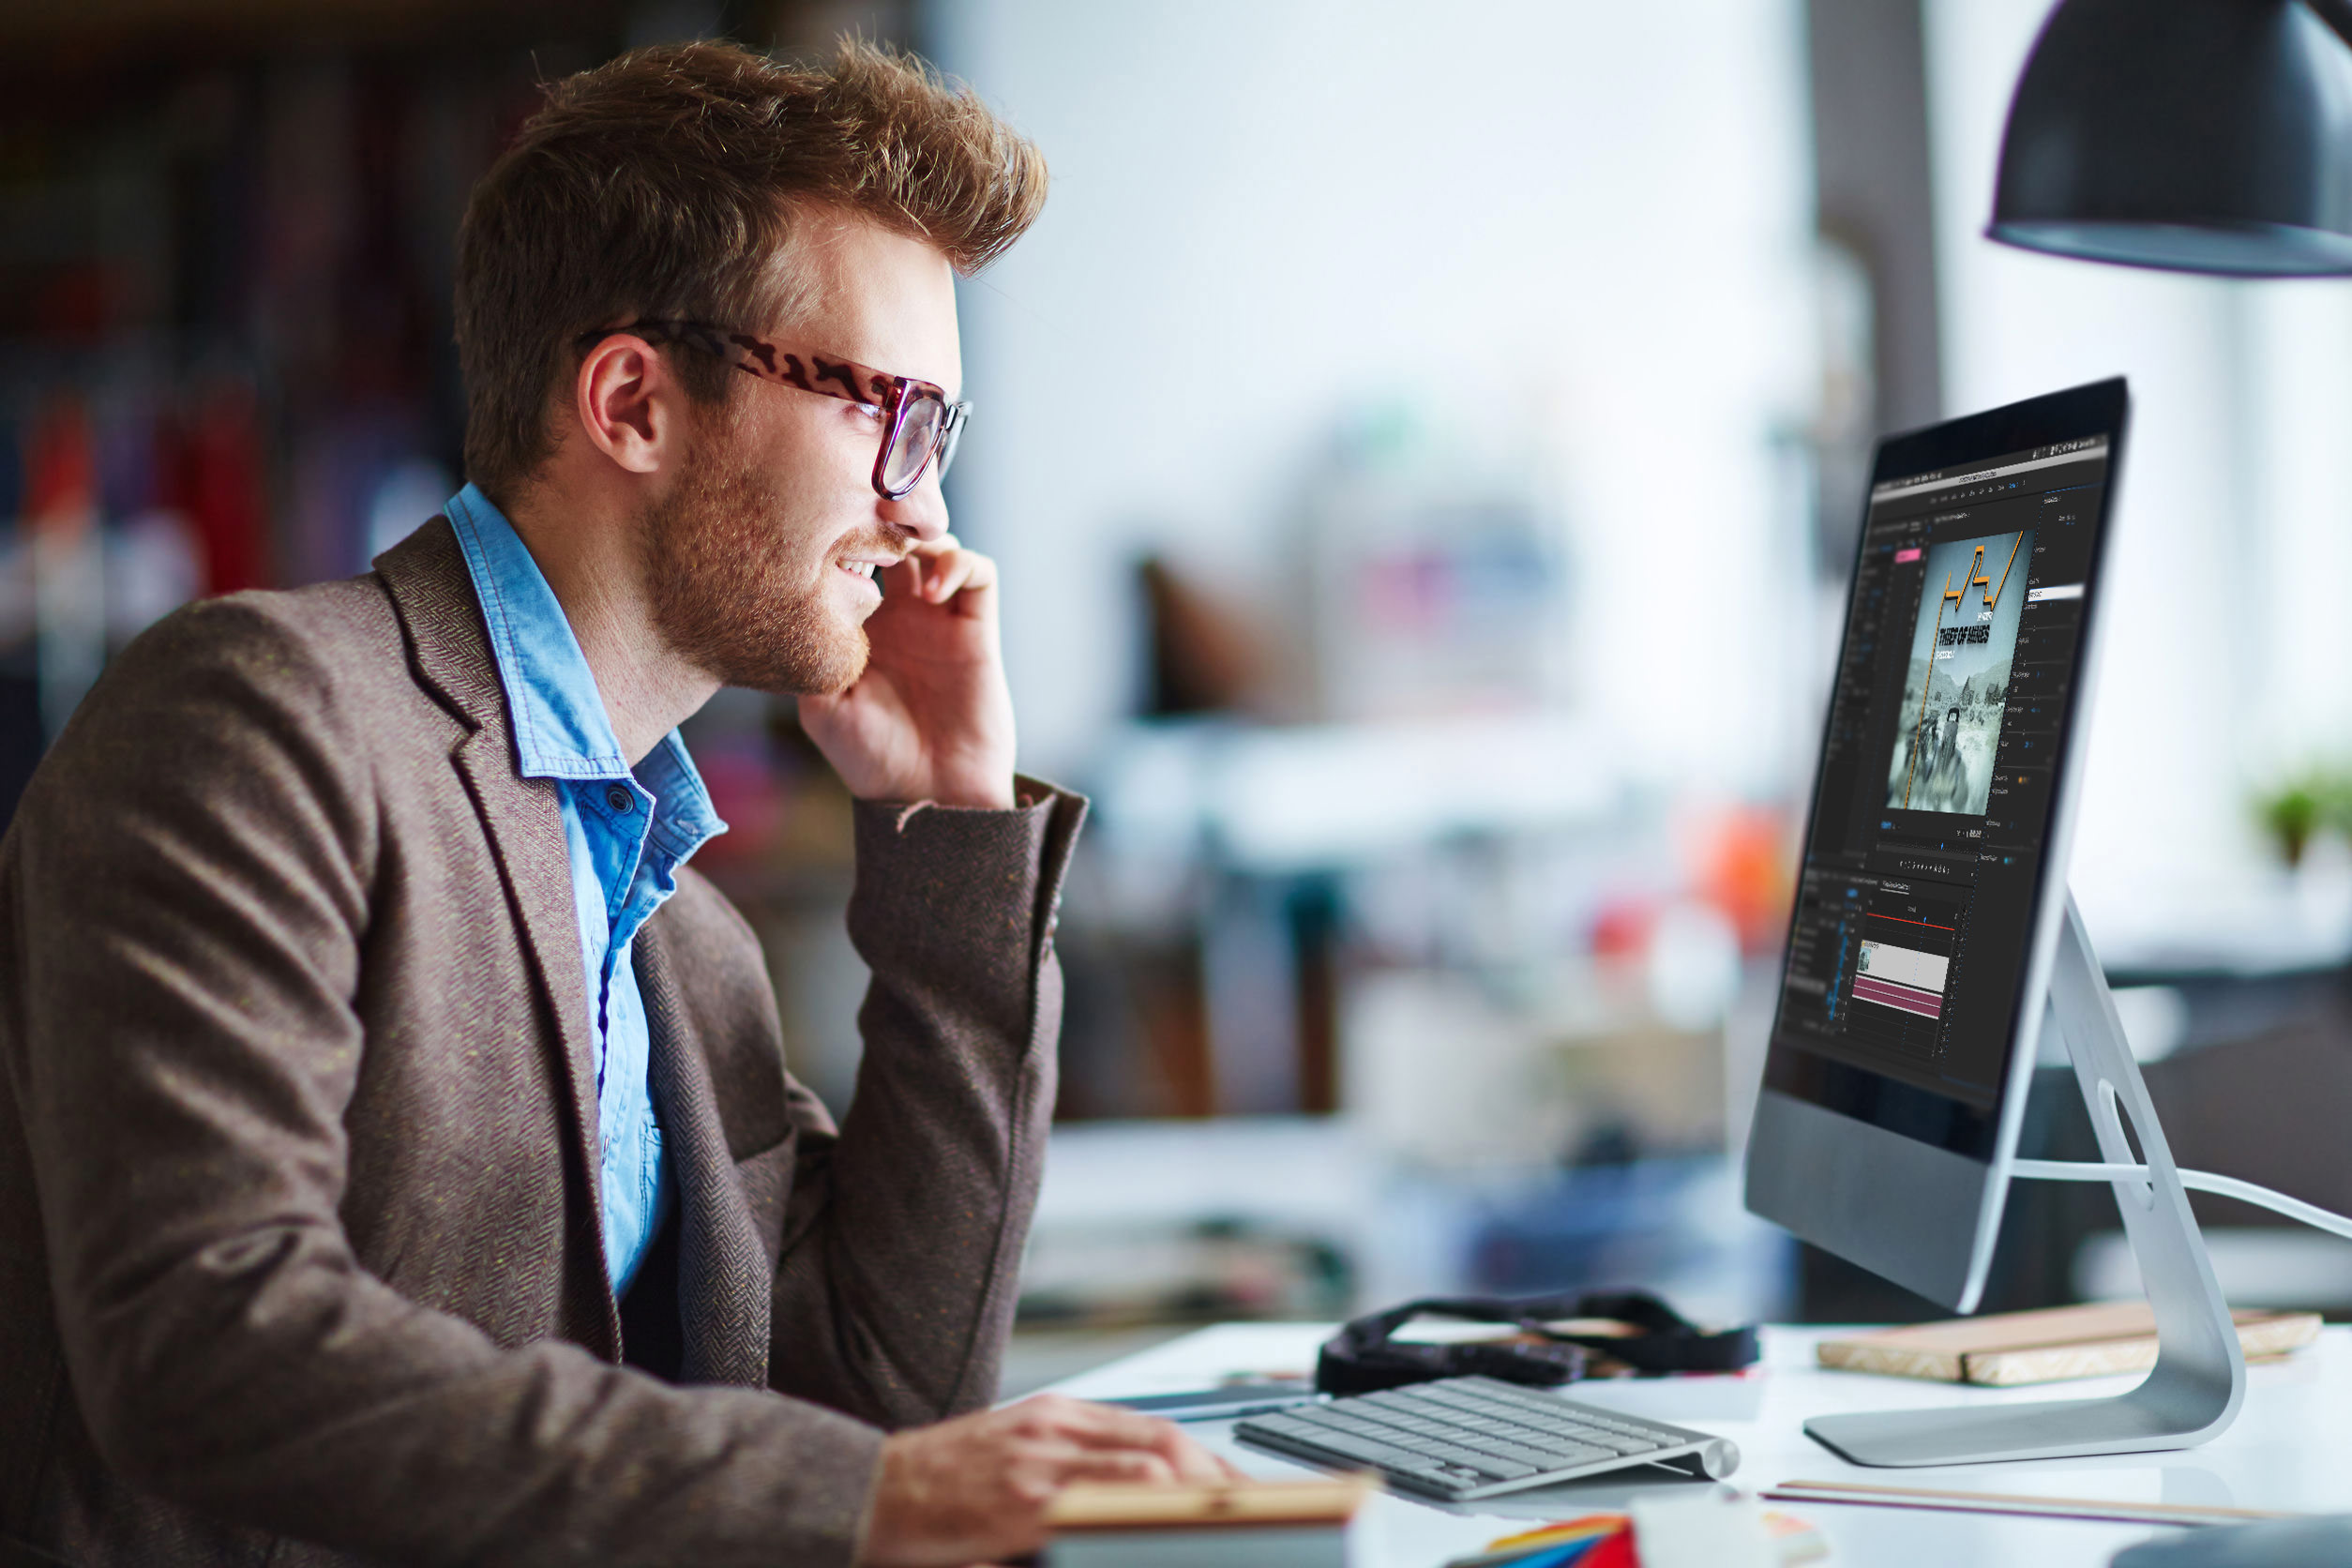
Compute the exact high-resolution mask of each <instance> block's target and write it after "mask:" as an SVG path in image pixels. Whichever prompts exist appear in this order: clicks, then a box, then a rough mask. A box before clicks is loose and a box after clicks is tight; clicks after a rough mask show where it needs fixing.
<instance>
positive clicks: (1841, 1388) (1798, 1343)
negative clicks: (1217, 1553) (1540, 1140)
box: [1054, 1323, 2352, 1568]
mask: <svg viewBox="0 0 2352 1568" xmlns="http://www.w3.org/2000/svg"><path fill="white" fill-rule="evenodd" d="M1329 1332H1330V1325H1328V1324H1320V1323H1232V1324H1226V1325H1223V1326H1220V1327H1217V1328H1211V1329H1203V1330H1201V1331H1200V1332H1199V1333H1198V1334H1187V1335H1186V1336H1184V1338H1182V1339H1177V1340H1172V1341H1170V1342H1169V1343H1168V1344H1166V1345H1162V1346H1159V1347H1157V1348H1155V1349H1150V1350H1146V1351H1143V1352H1141V1353H1140V1354H1138V1355H1133V1356H1128V1357H1125V1358H1123V1360H1120V1361H1116V1362H1112V1363H1111V1364H1108V1365H1106V1366H1102V1367H1097V1368H1096V1369H1095V1370H1093V1371H1092V1372H1089V1373H1086V1374H1084V1375H1083V1376H1080V1377H1077V1378H1072V1379H1069V1380H1065V1381H1063V1382H1061V1383H1057V1384H1055V1385H1054V1387H1055V1391H1056V1392H1058V1393H1063V1394H1069V1395H1077V1396H1078V1397H1081V1398H1085V1397H1098V1398H1099V1397H1108V1396H1112V1395H1137V1394H1159V1393H1176V1392H1180V1391H1182V1390H1184V1389H1192V1388H1200V1387H1204V1386H1206V1385H1208V1384H1209V1383H1211V1382H1214V1380H1216V1379H1218V1378H1220V1377H1222V1376H1224V1375H1226V1374H1228V1373H1234V1372H1278V1371H1307V1370H1311V1369H1312V1367H1313V1366H1314V1364H1315V1349H1316V1347H1317V1346H1318V1345H1319V1344H1320V1343H1321V1341H1322V1340H1323V1338H1324V1337H1325V1335H1326V1334H1329ZM1819 1337H1820V1331H1817V1330H1809V1329H1772V1330H1767V1331H1766V1334H1765V1339H1764V1361H1763V1364H1761V1365H1760V1366H1758V1367H1757V1368H1756V1369H1755V1370H1753V1371H1751V1372H1749V1373H1748V1374H1746V1375H1745V1376H1743V1377H1738V1378H1703V1379H1676V1380H1656V1381H1621V1382H1594V1383H1584V1384H1580V1385H1578V1386H1577V1388H1576V1390H1575V1393H1576V1396H1577V1397H1578V1398H1582V1399H1587V1400H1590V1401H1591V1402H1592V1403H1594V1404H1596V1405H1606V1406H1610V1407H1613V1408H1615V1409H1619V1410H1624V1411H1627V1412H1628V1413H1632V1414H1638V1415H1646V1416H1652V1417H1655V1418H1657V1419H1659V1420H1662V1421H1670V1422H1674V1423H1676V1424H1678V1425H1689V1426H1696V1427H1697V1428H1699V1429H1701V1430H1703V1431H1708V1432H1715V1433H1720V1434H1721V1435H1723V1436H1724V1437H1726V1438H1729V1439H1731V1440H1733V1441H1735V1442H1737V1443H1738V1444H1739V1445H1740V1453H1741V1465H1740V1470H1739V1473H1738V1474H1737V1475H1736V1476H1735V1477H1733V1484H1734V1485H1738V1486H1739V1487H1741V1489H1744V1490H1751V1491H1753V1490H1756V1489H1758V1488H1761V1487H1765V1486H1770V1485H1776V1484H1778V1483H1780V1482H1783V1481H1793V1480H1805V1481H1834V1480H1862V1481H1874V1482H1879V1483H1886V1484H1892V1485H1920V1486H1942V1487H1951V1488H1953V1489H1957V1490H1967V1491H1986V1492H2027V1493H2041V1494H2043V1495H2046V1496H2052V1497H2088V1498H2103V1499H2106V1498H2111V1499H2116V1500H2130V1501H2135V1502H2185V1503H2204V1504H2221V1505H2224V1506H2231V1507H2239V1508H2275V1509H2283V1510H2295V1511H2303V1512H2311V1513H2344V1512H2352V1329H2340V1328H2331V1329H2329V1330H2327V1331H2325V1332H2324V1333H2323V1334H2321V1336H2320V1341H2319V1343H2318V1344H2317V1345H2314V1346H2313V1347H2312V1348H2311V1349H2307V1350H2304V1351H2303V1352H2301V1353H2300V1354H2299V1355H2298V1356H2296V1357H2295V1358H2294V1359H2292V1360H2290V1361H2287V1362H2284V1363H2283V1364H2277V1365H2270V1366H2256V1367H2254V1368H2252V1369H2251V1376H2250V1383H2249V1387H2248V1389H2247V1393H2246V1404H2245V1409H2244V1410H2242V1411H2241V1412H2240V1413H2239V1417H2238V1421H2237V1424H2236V1425H2234V1426H2232V1427H2231V1428H2230V1430H2229V1431H2227V1432H2226V1433H2224V1434H2223V1435H2222V1437H2221V1438H2219V1439H2218V1440H2215V1441H2213V1442H2210V1443H2208V1444H2207V1445H2206V1446H2204V1447H2203V1448H2193V1449H2185V1450H2180V1451H2178V1452H2175V1453H2170V1454H2148V1455H2118V1456H2116V1457H2113V1458H2095V1459H2054V1460H2043V1461H2041V1462H2039V1463H2034V1464H2020V1465H1968V1466H1955V1467H1952V1468H1949V1469H1942V1470H1865V1469H1863V1468H1862V1467H1861V1466H1858V1465H1849V1464H1847V1463H1846V1462H1845V1461H1844V1460H1842V1459H1839V1458H1838V1457H1837V1456H1836V1455H1832V1453H1830V1451H1829V1450H1828V1449H1825V1448H1823V1447H1822V1446H1821V1445H1820V1444H1818V1443H1817V1442H1815V1441H1814V1440H1812V1439H1810V1438H1808V1437H1806V1436H1805V1435H1804V1432H1803V1430H1802V1423H1803V1421H1804V1419H1805V1418H1806V1417H1807V1416H1811V1415H1818V1414H1822V1413H1825V1412H1829V1411H1834V1410H1895V1409H1901V1408H1904V1407H1907V1406H1925V1405H1957V1404H1978V1403H2013V1402H2022V1401H2030V1400H2033V1399H2036V1398H2042V1399H2048V1398H2079V1397H2087V1396H2090V1395H2099V1394H2105V1393H2112V1392H2118V1391H2120V1390H2122V1389H2125V1388H2128V1387H2130V1386H2131V1384H2132V1381H2133V1380H2131V1379H2128V1378H2126V1379H2107V1380H2098V1381H2085V1382H2076V1383H2062V1384H2057V1385H2052V1386H2047V1387H2043V1388H2040V1389H2017V1390H1990V1389H1963V1388H1957V1387H1953V1386H1951V1385H1948V1384H1939V1383H1923V1382H1913V1381H1910V1380H1905V1379H1898V1378H1879V1377H1872V1376H1869V1375H1867V1374H1862V1373H1854V1372H1825V1371H1823V1370H1821V1369H1820V1368H1819V1367H1817V1366H1816V1365H1815V1364H1814V1360H1813V1345H1814V1341H1815V1340H1816V1339H1817V1338H1819ZM1187 1429H1188V1430H1189V1431H1191V1432H1192V1433H1193V1434H1194V1435H1195V1436H1196V1437H1198V1438H1200V1439H1201V1440H1203V1441H1204V1442H1206V1443H1207V1444H1208V1445H1209V1446H1210V1447H1212V1448H1214V1449H1215V1450H1216V1451H1217V1452H1219V1453H1221V1454H1223V1455H1226V1456H1227V1457H1229V1458H1230V1459H1232V1460H1233V1461H1234V1463H1236V1464H1237V1465H1239V1466H1240V1467H1241V1468H1242V1469H1244V1470H1247V1471H1249V1472H1250V1473H1252V1474H1255V1475H1266V1476H1274V1475H1294V1474H1298V1473H1300V1471H1299V1470H1298V1467H1296V1466H1293V1465H1289V1464H1287V1463H1285V1462H1284V1461H1282V1460H1280V1459H1277V1458H1274V1456H1272V1455H1266V1454H1261V1453H1259V1452H1257V1451H1256V1450H1254V1449H1247V1448H1243V1447H1241V1446H1239V1445H1238V1444H1236V1443H1235V1442H1234V1441H1233V1440H1232V1434H1231V1423H1229V1422H1216V1423H1206V1422H1204V1423H1199V1424H1196V1425H1192V1426H1190V1427H1188V1428H1187ZM1696 1485H1700V1484H1699V1483H1696V1482H1688V1483H1678V1482H1674V1481H1671V1480H1668V1481H1663V1482H1647V1481H1645V1482H1640V1483H1627V1482H1624V1481H1619V1480H1613V1479H1605V1480H1601V1481H1591V1482H1581V1483H1576V1484H1572V1485H1563V1486H1553V1487H1545V1488H1543V1489H1540V1490H1536V1491H1529V1492H1520V1493H1517V1494H1515V1495H1513V1496H1509V1497H1503V1498H1493V1499H1488V1500H1485V1501H1483V1502H1478V1503H1470V1504H1464V1505H1461V1506H1460V1507H1459V1508H1455V1509H1448V1508H1442V1507H1439V1506H1435V1505H1430V1504H1424V1503H1418V1502H1413V1501H1410V1500H1406V1499H1404V1498H1402V1497H1396V1496H1390V1497H1385V1498H1382V1499H1380V1502H1379V1504H1378V1506H1379V1507H1380V1510H1381V1512H1382V1515H1383V1517H1382V1518H1381V1520H1380V1528H1379V1530H1377V1532H1376V1537H1377V1539H1378V1540H1379V1542H1380V1552H1381V1555H1380V1558H1379V1560H1377V1563H1376V1564H1375V1565H1374V1568H1435V1565H1436V1564H1438V1563H1440V1562H1442V1561H1443V1560H1445V1559H1446V1558H1448V1557H1450V1556H1453V1555H1455V1554H1458V1553H1461V1552H1466V1551H1469V1550H1471V1549H1473V1548H1475V1547H1478V1546H1481V1545H1485V1543H1486V1542H1487V1541H1489V1540H1491V1539H1493V1538H1494V1537H1495V1536H1497V1535H1500V1534H1504V1533H1506V1532H1508V1531H1509V1530H1513V1529H1515V1528H1516V1529H1524V1528H1526V1525H1525V1523H1524V1521H1526V1520H1528V1519H1531V1518H1537V1519H1557V1518H1565V1517H1568V1516H1570V1515H1576V1514H1579V1513H1590V1512H1593V1511H1595V1510H1601V1509H1618V1508H1621V1507H1623V1506H1624V1504H1625V1500H1626V1499H1627V1498H1629V1497H1630V1496H1631V1495H1632V1494H1633V1493H1634V1491H1635V1490H1636V1489H1646V1488H1649V1487H1654V1486H1663V1487H1666V1488H1668V1489H1677V1488H1685V1487H1689V1486H1696ZM1770 1506H1772V1507H1776V1508H1780V1509H1783V1510H1785V1511H1787V1512H1788V1513H1791V1514H1795V1515H1799V1516H1801V1517H1802V1518H1804V1519H1807V1520H1809V1521H1810V1522H1812V1523H1813V1524H1815V1525H1817V1526H1818V1527H1819V1528H1820V1530H1821V1531H1822V1533H1823V1534H1824V1535H1825V1536H1827V1537H1828V1539H1829V1541H1830V1543H1831V1545H1832V1557H1831V1563H1832V1565H1833V1568H1836V1565H1845V1568H1877V1565H1880V1564H1888V1565H1893V1568H1961V1565H1964V1564H1965V1565H1968V1568H1977V1565H1981V1564H1998V1565H2002V1568H2009V1565H2031V1568H2063V1565H2066V1564H2073V1563H2086V1564H2090V1563H2098V1564H2103V1563H2105V1562H2106V1561H2107V1560H2108V1559H2109V1558H2110V1557H2112V1556H2113V1555H2114V1554H2115V1553H2116V1552H2117V1551H2118V1550H2119V1549H2120V1548H2122V1547H2124V1546H2127V1545H2131V1544H2132V1543H2133V1542H2135V1541H2140V1540H2145V1539H2147V1538H2148V1536H2149V1535H2150V1534H2152V1533H2155V1531H2153V1530H2150V1529H2149V1527H2147V1526H2144V1525H2110V1524H2094V1523H2087V1522H2076V1521H2073V1520H2053V1519H2025V1518H2004V1517H1998V1516H1994V1515H1978V1514H1942V1513H1923V1512H1919V1511H1915V1510H1902V1509H1886V1508H1854V1507H1847V1506H1844V1505H1838V1506H1831V1505H1828V1504H1820V1503H1802V1504H1800V1503H1773V1504H1771V1505H1770Z"/></svg>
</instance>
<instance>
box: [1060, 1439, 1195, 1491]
mask: <svg viewBox="0 0 2352 1568" xmlns="http://www.w3.org/2000/svg"><path fill="white" fill-rule="evenodd" d="M1060 1479H1061V1482H1062V1484H1063V1485H1068V1484H1069V1483H1070V1482H1073V1481H1113V1482H1120V1483H1123V1484H1127V1485H1138V1486H1165V1485H1170V1484H1172V1483H1173V1482H1174V1481H1175V1480H1176V1479H1177V1475H1176V1467H1175V1466H1173V1465H1171V1464H1169V1463H1168V1461H1167V1460H1166V1459H1163V1458H1161V1457H1160V1456H1159V1455H1156V1454H1145V1453H1142V1452H1140V1451H1138V1450H1136V1449H1131V1448H1128V1449H1098V1448H1078V1449H1072V1450H1071V1451H1070V1454H1069V1456H1068V1457H1067V1458H1065V1459H1064V1460H1063V1462H1062V1474H1061V1477H1060Z"/></svg>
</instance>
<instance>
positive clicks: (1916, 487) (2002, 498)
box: [1767, 436, 2109, 1158]
mask: <svg viewBox="0 0 2352 1568" xmlns="http://www.w3.org/2000/svg"><path fill="white" fill-rule="evenodd" d="M2108 452H2109V445H2108V441H2107V438H2105V437H2103V436H2097V437H2091V438H2088V439H2085V440H2080V441H2072V442H2066V443H2063V444H2061V445H2055V446H2040V447H2034V448H2031V449H2029V450H2026V451H2019V452H2011V453H2008V454H2005V455H2003V456H2001V457H1998V458H1994V459H1991V460H1987V461H1985V462H1983V463H1978V464H1973V465H1970V466H1969V467H1968V468H1965V469H1946V470H1939V471H1937V472H1934V473H1928V474H1920V475H1911V476H1909V477H1907V478H1899V479H1893V480H1889V481H1885V482H1882V483H1879V484H1877V485H1875V486H1873V487H1872V490H1871V496H1870V512H1869V517H1868V520H1867V521H1866V522H1865V524H1864V535H1863V539H1862V554H1861V560H1860V565H1859V566H1858V567H1857V574H1856V580H1855V584H1854V594H1853V601H1852V607H1851V611H1850V619H1849V620H1848V623H1847V628H1846V641H1845V646H1844V650H1843V653H1842V655H1841V664H1840V668H1839V669H1838V671H1837V686H1836V690H1835V692H1834V694H1833V696H1832V701H1831V708H1830V721H1829V730H1828V733H1827V736H1826V737H1825V739H1824V742H1823V747H1822V757H1821V776H1820V785H1819V792H1818V794H1817V797H1816V800H1815V803H1814V817H1813V822H1812V832H1811V835H1810V837H1809V838H1808V840H1807V850H1806V858H1805V863H1804V866H1803V868H1802V873H1801V876H1800V881H1799V886H1798V893H1797V911H1796V918H1795V922H1794V925H1793V927H1792V932H1791V937H1790V945H1789V954H1788V960H1787V970H1786V972H1785V979H1784V988H1783V990H1782V993H1781V998H1780V1010H1779V1017H1778V1020H1777V1021H1776V1023H1775V1024H1774V1026H1773V1031H1772V1044H1773V1050H1772V1065H1771V1068H1770V1069H1769V1070H1768V1078H1767V1081H1768V1082H1771V1083H1772V1086H1773V1087H1774V1088H1778V1089H1782V1090H1784V1091H1785V1092H1787V1093H1795V1094H1797V1095H1799V1096H1800V1097H1802V1098H1805V1099H1809V1100H1813V1101H1815V1102H1817V1103H1823V1104H1828V1105H1829V1106H1830V1107H1831V1108H1833V1109H1841V1110H1845V1111H1847V1113H1849V1114H1856V1115H1862V1116H1863V1117H1864V1119H1866V1120H1871V1121H1877V1122H1879V1123H1885V1124H1891V1125H1893V1126H1895V1127H1897V1128H1898V1129H1899V1130H1902V1131H1904V1132H1907V1133H1908V1134H1910V1135H1911V1136H1914V1137H1922V1138H1927V1139H1929V1140H1930V1141H1933V1142H1937V1143H1938V1144H1940V1145H1942V1146H1944V1147H1947V1148H1952V1149H1954V1150H1956V1151H1958V1152H1961V1153H1969V1154H1972V1155H1975V1156H1976V1157H1979V1158H1984V1157H1989V1155H1990V1153H1991V1142H1992V1134H1993V1131H1994V1120H1995V1116H1996V1114H1997V1112H1996V1108H1997V1106H1998V1100H1999V1097H2000V1093H2001V1078H2002V1072H2003V1068H2004V1066H2005V1064H2006V1063H2007V1060H2008V1055H2009V1041H2010V1033H2011V1030H2012V1027H2013V1021H2014V1018H2015V1015H2016V1007H2017V996H2018V988H2019V987H2020V985H2022V984H2023V981H2024V973H2023V971H2024V966H2025V961H2026V947H2027V940H2028V933H2029V931H2030V929H2031V927H2032V923H2033V918H2034V902H2035V893H2036V888H2037V884H2038V882H2039V874H2040V871H2041V868H2042V860H2043V848H2044V842H2045V839H2046V837H2047V836H2048V832H2049V827H2050V817H2051V807H2052V805H2053V803H2054V799H2055V796H2054V793H2053V788H2052V785H2053V770H2054V767H2055V765H2056V763H2057V762H2058V752H2059V749H2060V746H2061V744H2062V737H2063V736H2064V734H2065V731H2066V724H2065V720H2066V715H2067V709H2068V707H2069V705H2070V704H2071V702H2072V701H2073V690H2074V674H2075V654H2076V646H2077V634H2078V632H2079V630H2080V627H2081V625H2082V612H2083V590H2084V581H2085V579H2086V577H2087V576H2088V572H2089V569H2090V565H2091V563H2092V561H2093V559H2094V553H2093V545H2094V542H2095V535H2096V532H2097V530H2098V529H2099V527H2100V526H2101V519H2102V517H2103V513H2104V505H2103V504H2104V501H2105V497H2106V485H2107V461H2108ZM1841 1065H1842V1066H1843V1067H1844V1068H1848V1069H1850V1068H1860V1069H1862V1070H1863V1073H1864V1074H1868V1075H1876V1077H1877V1078H1879V1079H1892V1080H1893V1082H1892V1085H1890V1084H1887V1083H1884V1082H1876V1081H1872V1080H1871V1079H1870V1078H1864V1077H1863V1076H1862V1074H1856V1073H1853V1072H1851V1071H1841V1070H1840V1067H1841Z"/></svg>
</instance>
